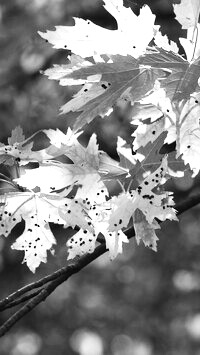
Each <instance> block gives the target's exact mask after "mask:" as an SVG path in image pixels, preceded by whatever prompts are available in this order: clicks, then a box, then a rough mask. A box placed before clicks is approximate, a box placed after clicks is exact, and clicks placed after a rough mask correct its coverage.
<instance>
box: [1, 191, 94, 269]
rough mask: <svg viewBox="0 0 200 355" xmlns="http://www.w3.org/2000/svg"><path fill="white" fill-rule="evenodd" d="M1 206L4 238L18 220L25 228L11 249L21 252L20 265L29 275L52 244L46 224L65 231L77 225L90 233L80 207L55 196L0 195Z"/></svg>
mask: <svg viewBox="0 0 200 355" xmlns="http://www.w3.org/2000/svg"><path fill="white" fill-rule="evenodd" d="M1 204H2V207H1V214H0V218H1V224H0V235H5V236H8V235H9V234H10V232H11V230H12V229H13V228H14V227H15V225H16V224H18V223H19V222H21V220H22V219H23V220H24V221H25V229H24V231H23V233H22V235H21V236H20V237H19V238H17V240H16V242H15V243H14V244H13V245H12V248H13V249H17V250H23V251H24V252H25V257H24V260H23V262H26V263H27V266H28V267H29V269H30V270H31V271H32V272H35V269H36V268H37V267H38V266H39V265H40V263H41V262H46V259H47V251H48V250H51V248H52V246H53V244H56V240H55V238H54V236H53V234H52V232H51V229H50V227H49V222H51V223H56V224H61V225H63V226H64V227H65V228H67V227H69V226H71V227H73V228H74V227H75V226H76V225H79V226H80V227H82V228H84V229H86V228H87V229H88V230H90V231H92V230H93V227H92V225H91V223H89V224H88V219H87V218H86V217H87V212H86V210H84V209H83V205H82V204H79V202H78V201H74V200H71V199H69V198H62V197H60V196H59V195H57V194H43V193H34V192H32V191H30V192H23V193H19V192H15V193H9V194H5V195H4V196H1ZM69 216H70V217H69Z"/></svg>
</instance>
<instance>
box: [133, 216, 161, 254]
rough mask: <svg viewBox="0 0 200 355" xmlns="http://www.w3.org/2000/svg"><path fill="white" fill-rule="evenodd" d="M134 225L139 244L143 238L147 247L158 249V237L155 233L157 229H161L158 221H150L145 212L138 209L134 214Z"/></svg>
mask: <svg viewBox="0 0 200 355" xmlns="http://www.w3.org/2000/svg"><path fill="white" fill-rule="evenodd" d="M133 226H134V230H135V239H136V242H137V244H140V241H141V240H142V242H143V243H144V245H145V247H149V248H150V249H152V250H154V251H157V241H158V237H157V235H156V233H155V229H160V225H159V224H158V222H157V221H156V220H153V222H152V223H151V224H150V223H148V222H147V220H146V218H145V216H144V214H143V213H142V212H141V211H140V210H136V211H135V213H134V216H133Z"/></svg>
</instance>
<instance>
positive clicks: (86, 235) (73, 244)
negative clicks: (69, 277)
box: [66, 229, 97, 260]
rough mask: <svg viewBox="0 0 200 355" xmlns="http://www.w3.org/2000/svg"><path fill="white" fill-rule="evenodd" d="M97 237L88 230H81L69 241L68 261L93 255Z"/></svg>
mask: <svg viewBox="0 0 200 355" xmlns="http://www.w3.org/2000/svg"><path fill="white" fill-rule="evenodd" d="M96 239H97V236H96V235H95V234H93V233H90V232H89V231H87V230H83V229H80V230H79V231H78V232H77V233H76V234H74V235H73V236H72V237H71V238H70V239H69V240H68V241H67V244H66V245H67V247H68V258H67V259H68V260H70V259H74V258H75V257H76V256H81V255H84V254H87V253H93V251H94V249H95V246H96Z"/></svg>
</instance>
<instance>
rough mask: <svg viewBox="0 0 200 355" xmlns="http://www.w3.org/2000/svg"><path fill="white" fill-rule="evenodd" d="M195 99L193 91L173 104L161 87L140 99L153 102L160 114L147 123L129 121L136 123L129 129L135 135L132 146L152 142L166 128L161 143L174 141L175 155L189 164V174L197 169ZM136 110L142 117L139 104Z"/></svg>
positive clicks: (199, 134)
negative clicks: (154, 119) (155, 119)
mask: <svg viewBox="0 0 200 355" xmlns="http://www.w3.org/2000/svg"><path fill="white" fill-rule="evenodd" d="M157 93H159V94H158V95H157ZM165 99H166V101H165ZM199 100H200V95H199V94H198V93H194V94H193V95H191V96H190V99H189V100H187V101H186V100H183V101H181V102H179V104H178V107H176V105H174V104H172V103H171V102H170V100H169V98H167V97H166V95H165V92H164V89H158V92H156V91H155V92H154V93H152V94H151V95H149V96H148V97H146V98H145V99H144V100H141V102H143V103H145V104H148V103H150V102H152V103H153V104H155V106H157V108H158V109H159V110H160V112H161V113H162V114H163V116H162V117H161V118H160V119H159V120H157V121H155V122H153V123H151V122H150V123H149V124H145V123H142V122H141V121H139V120H138V119H137V121H136V120H134V119H133V121H132V123H133V124H136V123H137V124H138V128H137V129H136V130H135V131H134V133H133V136H134V137H135V140H134V142H133V149H134V150H136V149H138V148H140V147H142V146H146V145H147V144H148V143H149V142H154V141H155V140H156V139H157V138H158V137H159V136H160V134H161V133H162V132H163V131H166V132H167V136H166V138H165V140H164V143H167V144H171V143H172V142H174V141H176V158H178V157H180V156H181V157H182V159H183V161H184V163H185V165H187V164H189V166H190V168H191V170H192V171H193V177H194V176H196V175H197V174H198V172H199V171H200V160H199V155H200V125H199V116H200V104H199ZM140 114H141V119H142V107H141V110H140Z"/></svg>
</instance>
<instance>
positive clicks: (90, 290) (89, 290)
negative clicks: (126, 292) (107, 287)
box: [79, 285, 106, 311]
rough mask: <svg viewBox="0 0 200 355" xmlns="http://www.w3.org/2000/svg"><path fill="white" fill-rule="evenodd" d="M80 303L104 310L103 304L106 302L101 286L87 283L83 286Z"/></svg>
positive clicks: (86, 306) (88, 307)
mask: <svg viewBox="0 0 200 355" xmlns="http://www.w3.org/2000/svg"><path fill="white" fill-rule="evenodd" d="M79 303H80V305H81V306H82V307H85V308H87V309H95V310H96V311H97V309H98V308H99V309H101V311H102V305H104V304H105V303H106V302H105V299H104V296H103V294H102V291H101V289H100V288H98V287H96V286H94V285H90V286H89V285H88V286H87V285H86V286H84V287H82V290H81V293H80V297H79Z"/></svg>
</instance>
